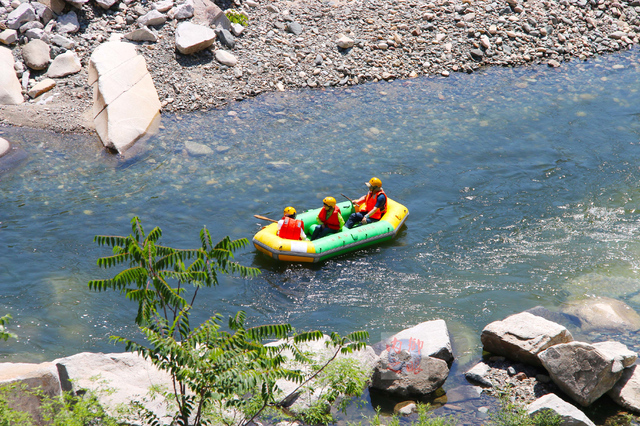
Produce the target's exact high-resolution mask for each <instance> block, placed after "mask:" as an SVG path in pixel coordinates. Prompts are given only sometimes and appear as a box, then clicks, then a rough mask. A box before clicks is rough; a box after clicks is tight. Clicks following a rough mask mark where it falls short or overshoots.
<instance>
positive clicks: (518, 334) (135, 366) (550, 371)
mask: <svg viewBox="0 0 640 426" xmlns="http://www.w3.org/2000/svg"><path fill="white" fill-rule="evenodd" d="M620 303H622V302H619V301H615V300H612V299H606V298H601V299H586V300H583V301H582V302H580V303H573V304H569V305H568V307H567V309H569V310H571V312H573V314H572V316H571V317H572V318H574V319H576V320H577V321H579V322H581V323H585V324H586V323H591V324H592V325H594V321H593V318H592V314H593V312H596V311H597V309H602V311H603V312H608V313H609V316H608V317H606V316H605V315H600V317H603V319H602V320H601V321H600V323H599V327H600V329H601V330H602V329H603V328H602V326H603V325H604V326H605V328H608V327H609V330H614V329H616V328H618V329H619V327H622V326H623V325H624V326H625V327H632V328H634V329H635V330H636V331H637V329H639V328H640V326H639V324H640V323H639V322H638V320H640V317H639V318H635V317H632V316H629V315H628V314H627V317H626V318H623V317H621V316H619V315H618V314H616V309H623V311H628V310H630V311H632V312H633V310H632V309H631V308H630V307H629V306H628V305H624V304H623V305H624V306H622V307H621V306H618V305H619V304H620ZM578 305H580V306H582V307H581V308H580V307H578ZM595 305H598V306H600V307H599V308H596V311H594V309H593V307H594V306H595ZM620 312H622V311H620ZM574 314H575V315H574ZM634 314H635V313H634ZM554 315H556V316H558V317H562V318H568V317H567V316H565V315H564V314H559V313H553V312H551V311H548V310H546V309H544V308H541V307H538V308H534V309H531V310H529V311H526V312H522V313H519V314H515V315H512V316H509V317H508V318H506V319H504V320H501V321H495V322H492V323H490V324H488V325H487V326H486V327H485V328H484V329H483V330H482V334H481V336H480V338H481V341H482V345H483V349H484V351H485V352H488V353H489V355H486V356H485V357H484V359H483V361H481V362H479V363H477V364H476V365H475V366H473V367H472V368H471V369H469V370H468V371H466V373H464V377H466V382H467V383H466V384H464V385H461V386H457V387H454V388H452V389H449V390H448V391H447V392H446V393H445V392H444V391H443V390H442V387H443V385H444V384H445V382H446V381H447V379H448V377H449V373H450V368H451V367H452V364H453V362H454V353H453V350H452V345H451V340H450V336H449V331H448V328H447V325H446V322H445V321H444V320H433V321H427V322H423V323H420V324H418V325H416V326H414V327H411V328H408V329H405V330H402V331H401V332H399V333H396V334H394V335H392V336H390V337H388V338H386V339H384V340H382V341H380V342H378V343H376V344H374V345H373V346H367V347H366V348H365V349H363V350H361V351H358V352H356V353H353V354H339V355H338V359H341V358H345V357H347V358H351V359H355V360H357V361H358V363H359V365H360V366H361V369H362V371H363V373H364V374H366V375H368V376H369V377H370V380H369V386H370V388H371V389H372V390H375V391H376V392H378V393H379V394H381V395H386V396H388V397H392V398H393V399H396V400H398V399H400V400H404V401H405V402H403V403H399V404H398V405H397V406H396V412H397V413H399V414H403V415H409V414H412V413H413V412H415V410H416V404H415V402H413V401H411V399H415V398H417V400H424V399H425V398H427V399H429V400H431V401H433V402H434V405H435V406H442V405H444V407H445V408H449V409H450V410H454V411H458V412H460V410H463V408H461V406H460V405H458V404H459V403H461V402H465V401H474V400H475V401H477V400H479V398H480V397H481V394H482V393H487V394H488V395H497V394H499V393H500V392H503V391H505V390H506V389H507V388H509V389H510V392H511V394H510V397H511V399H512V400H513V401H517V402H519V403H522V404H525V405H526V406H527V409H528V412H529V413H530V415H535V414H536V413H538V412H541V411H544V410H551V411H553V412H555V413H556V414H558V415H559V416H560V417H562V418H563V424H572V425H584V426H594V423H593V422H592V421H591V420H590V419H589V418H588V417H587V416H586V415H585V414H584V413H583V412H582V411H581V409H579V408H578V407H579V406H581V407H587V406H589V405H591V404H593V403H594V402H595V401H596V400H597V399H598V398H600V397H602V396H603V395H605V394H606V395H609V396H610V397H611V399H613V401H615V402H616V403H618V404H619V405H620V406H621V407H624V408H625V409H627V410H631V411H633V412H635V413H640V370H639V369H637V368H636V367H637V366H636V365H635V362H636V359H637V354H636V353H635V352H633V351H631V350H629V349H628V348H627V346H626V345H624V344H622V343H620V342H618V341H613V340H607V341H601V342H596V343H588V342H581V341H576V340H574V338H573V335H572V333H571V332H570V331H569V330H568V329H567V328H566V327H565V326H564V325H562V324H559V323H557V322H554V321H551V320H549V319H548V318H545V317H553V316H554ZM635 315H636V316H637V314H635ZM610 326H611V327H613V328H610ZM627 330H628V328H627ZM328 341H329V337H328V336H325V338H324V339H321V340H319V341H316V342H310V343H305V344H303V346H302V347H301V350H302V351H303V352H305V353H309V354H313V355H312V357H313V358H314V359H315V361H316V363H317V364H321V363H322V362H323V361H326V360H328V359H331V358H332V357H333V355H334V353H335V352H336V351H337V349H338V348H334V347H331V346H330V345H329V346H327V345H326V343H327V342H328ZM282 355H283V356H285V357H287V358H289V359H291V362H292V363H293V362H294V361H293V359H294V356H293V354H292V353H283V354H282ZM291 366H295V367H296V368H299V366H298V365H297V364H292V365H291ZM308 373H309V374H311V373H313V371H309V372H308ZM96 377H100V380H96V379H95V378H96ZM6 383H21V384H26V385H27V386H28V387H35V386H43V391H44V392H45V393H48V394H50V395H57V394H60V392H62V391H73V392H75V393H82V392H85V391H86V390H91V391H93V392H94V393H96V395H97V396H98V399H99V401H100V403H101V404H102V405H103V406H104V407H105V408H106V409H107V411H109V412H112V413H115V412H116V411H117V407H118V406H119V405H121V404H122V403H123V402H124V403H126V402H127V401H130V400H138V401H142V402H144V404H145V406H146V407H147V408H148V409H149V410H151V411H153V412H155V413H156V414H157V415H158V416H160V417H165V416H166V415H167V406H166V404H165V403H162V402H158V401H155V402H154V401H153V400H152V399H150V398H148V395H147V392H148V390H149V389H151V388H152V387H153V388H156V389H157V388H159V387H166V388H167V389H171V385H170V378H169V377H168V376H167V375H166V373H163V372H159V371H157V370H156V369H155V367H154V366H153V365H151V364H150V363H149V362H147V361H145V360H143V359H142V358H140V357H139V356H138V355H135V354H129V353H125V354H92V353H82V354H77V355H73V356H71V357H67V358H61V359H58V360H55V361H52V362H48V363H42V364H14V363H0V384H6ZM277 385H278V387H279V388H280V389H281V390H282V391H283V395H289V397H288V398H287V399H286V401H285V402H284V405H285V406H286V407H287V408H288V409H289V410H290V411H292V412H299V411H300V410H302V409H304V408H307V407H310V406H312V405H313V404H314V402H317V401H318V397H319V392H320V390H321V389H320V388H318V386H316V385H312V386H311V388H313V389H314V390H313V391H311V390H309V389H305V388H302V389H300V388H299V383H296V382H289V381H286V380H284V379H283V380H280V381H279V382H278V383H277ZM570 401H573V402H574V403H575V404H572V403H571V402H570ZM15 404H16V408H18V409H22V410H26V411H30V412H31V413H32V414H34V415H35V416H37V415H38V404H37V401H36V400H35V399H34V398H33V396H32V394H29V393H24V395H22V396H17V397H16V398H15ZM487 405H491V404H490V403H489V404H487V403H486V401H485V403H483V406H481V407H479V408H477V411H478V412H479V413H480V414H482V415H483V416H486V415H487V414H486V413H487V411H489V410H490V407H488V406H487ZM481 418H482V416H481Z"/></svg>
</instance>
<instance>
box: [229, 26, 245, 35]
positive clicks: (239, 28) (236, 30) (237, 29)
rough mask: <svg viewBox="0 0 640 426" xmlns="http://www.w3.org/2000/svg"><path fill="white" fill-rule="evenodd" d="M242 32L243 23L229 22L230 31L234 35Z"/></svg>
mask: <svg viewBox="0 0 640 426" xmlns="http://www.w3.org/2000/svg"><path fill="white" fill-rule="evenodd" d="M243 32H244V26H243V25H241V24H235V23H231V33H233V35H234V36H236V37H238V36H240V35H242V33H243Z"/></svg>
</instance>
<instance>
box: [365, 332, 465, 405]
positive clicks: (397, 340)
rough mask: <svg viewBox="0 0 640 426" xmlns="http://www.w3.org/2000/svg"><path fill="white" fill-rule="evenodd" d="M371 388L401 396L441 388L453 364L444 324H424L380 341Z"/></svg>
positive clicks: (429, 391)
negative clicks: (378, 358) (378, 355)
mask: <svg viewBox="0 0 640 426" xmlns="http://www.w3.org/2000/svg"><path fill="white" fill-rule="evenodd" d="M380 345H383V346H384V350H382V352H381V353H380V360H379V361H378V364H377V365H376V368H375V370H374V373H373V377H372V383H371V387H373V388H375V389H380V390H383V391H386V392H389V393H394V394H398V395H402V396H407V395H414V394H422V395H428V394H430V393H432V392H434V391H435V390H437V389H438V388H440V387H441V386H442V384H443V383H444V382H445V380H446V379H447V377H448V376H449V365H450V364H451V362H452V361H453V353H452V351H451V341H450V338H449V331H448V329H447V325H446V323H445V321H444V320H435V321H427V322H423V323H421V324H418V325H416V326H414V327H411V328H408V329H405V330H402V331H401V332H399V333H397V334H395V335H393V336H391V337H390V338H388V339H386V340H384V341H383V342H381V343H380V344H377V345H376V347H378V348H380V347H381V346H380Z"/></svg>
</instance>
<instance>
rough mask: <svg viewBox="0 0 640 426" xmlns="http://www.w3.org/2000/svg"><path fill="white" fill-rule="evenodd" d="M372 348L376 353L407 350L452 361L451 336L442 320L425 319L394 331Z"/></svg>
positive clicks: (449, 362) (419, 354) (447, 361)
mask: <svg viewBox="0 0 640 426" xmlns="http://www.w3.org/2000/svg"><path fill="white" fill-rule="evenodd" d="M373 348H374V349H375V350H376V352H378V353H382V352H383V351H389V350H391V349H394V350H396V352H397V351H402V350H409V351H410V352H412V353H414V352H415V353H416V354H417V355H418V356H430V357H433V358H439V359H441V360H443V361H445V362H446V363H447V364H451V363H452V362H453V351H452V350H451V338H450V337H449V330H448V329H447V323H446V322H445V321H444V320H441V319H439V320H433V321H425V322H422V323H420V324H418V325H416V326H413V327H411V328H407V329H405V330H402V331H400V332H399V333H396V334H394V335H392V336H390V337H389V338H387V339H385V340H382V341H381V342H379V343H376V344H375V345H374V346H373Z"/></svg>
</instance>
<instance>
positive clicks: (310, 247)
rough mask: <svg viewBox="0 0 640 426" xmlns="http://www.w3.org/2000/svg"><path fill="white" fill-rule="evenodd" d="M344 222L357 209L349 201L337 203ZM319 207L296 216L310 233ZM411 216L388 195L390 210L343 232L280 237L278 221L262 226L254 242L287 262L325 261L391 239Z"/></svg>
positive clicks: (270, 255)
mask: <svg viewBox="0 0 640 426" xmlns="http://www.w3.org/2000/svg"><path fill="white" fill-rule="evenodd" d="M338 206H339V207H340V211H341V213H342V216H343V217H344V220H345V222H346V221H347V219H348V218H349V215H350V214H351V213H353V212H354V208H353V205H352V204H351V202H350V201H348V202H344V203H338ZM319 212H320V209H314V210H309V211H306V212H304V213H300V214H298V216H297V217H296V219H300V220H302V221H304V232H305V233H306V234H307V236H310V235H311V231H310V229H311V227H312V225H316V224H317V223H318V221H317V218H318V213H319ZM407 216H409V210H408V209H407V208H406V207H405V206H403V205H402V204H400V203H397V202H395V201H393V200H391V199H389V198H387V213H385V215H384V216H382V218H381V219H380V220H379V221H378V222H374V223H370V224H367V225H359V226H356V227H354V228H352V229H347V228H343V231H342V232H338V233H337V234H331V235H329V236H326V237H324V238H320V239H317V240H315V241H295V240H287V239H284V238H280V237H278V236H277V235H276V233H277V231H278V224H277V223H272V224H271V225H267V226H265V227H264V228H262V229H261V230H260V231H258V233H257V234H256V235H255V236H254V237H253V245H255V246H256V248H257V249H258V250H259V251H261V252H263V253H265V254H266V255H267V256H269V257H272V258H274V259H276V260H282V261H288V262H310V263H314V262H322V261H323V260H326V259H328V258H330V257H334V256H338V255H341V254H344V253H348V252H351V251H354V250H359V249H361V248H364V247H367V246H370V245H372V244H377V243H380V242H382V241H387V240H390V239H392V238H393V237H395V236H396V234H397V233H398V230H400V228H401V227H402V224H403V223H404V221H405V220H406V219H407Z"/></svg>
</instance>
